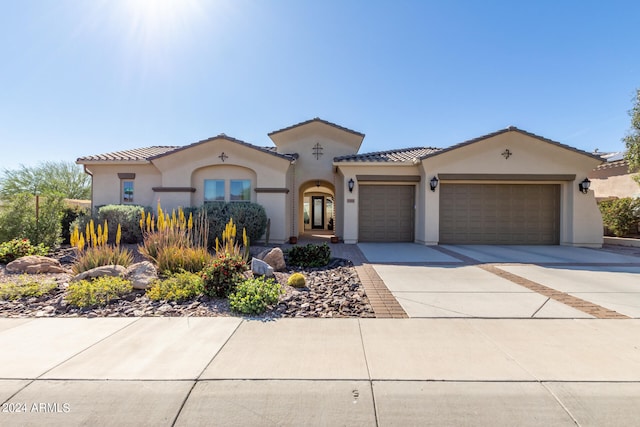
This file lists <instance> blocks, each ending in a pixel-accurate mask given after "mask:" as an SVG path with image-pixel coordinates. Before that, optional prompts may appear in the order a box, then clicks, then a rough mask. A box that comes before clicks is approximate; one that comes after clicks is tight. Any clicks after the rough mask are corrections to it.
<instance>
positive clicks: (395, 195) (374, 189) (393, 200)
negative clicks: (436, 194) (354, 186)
mask: <svg viewBox="0 0 640 427" xmlns="http://www.w3.org/2000/svg"><path fill="white" fill-rule="evenodd" d="M415 188H416V187H415V185H362V186H360V188H359V192H360V197H359V200H358V202H359V204H358V240H359V241H360V242H413V240H414V236H413V230H414V211H415V208H414V206H415V202H414V197H415Z"/></svg>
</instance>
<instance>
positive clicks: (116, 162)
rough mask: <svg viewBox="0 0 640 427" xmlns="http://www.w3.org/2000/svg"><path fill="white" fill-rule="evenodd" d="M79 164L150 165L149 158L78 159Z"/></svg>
mask: <svg viewBox="0 0 640 427" xmlns="http://www.w3.org/2000/svg"><path fill="white" fill-rule="evenodd" d="M76 164H78V165H149V164H151V162H150V161H148V160H83V159H77V160H76Z"/></svg>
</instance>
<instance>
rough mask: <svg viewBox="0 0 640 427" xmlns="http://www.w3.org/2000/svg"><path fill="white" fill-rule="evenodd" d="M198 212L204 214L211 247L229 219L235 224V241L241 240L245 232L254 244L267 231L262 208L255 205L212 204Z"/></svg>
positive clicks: (265, 216)
mask: <svg viewBox="0 0 640 427" xmlns="http://www.w3.org/2000/svg"><path fill="white" fill-rule="evenodd" d="M199 211H204V212H206V217H207V222H208V226H209V243H210V244H211V245H213V243H214V242H215V239H216V237H218V236H221V235H222V233H223V232H224V230H225V227H226V225H227V224H228V223H229V220H230V219H231V218H233V221H234V222H235V224H236V228H237V234H236V236H235V237H236V239H237V240H241V239H242V232H243V230H246V233H247V238H248V239H249V241H250V242H255V241H257V240H259V239H260V237H262V235H263V234H264V233H265V231H266V229H267V213H266V211H265V210H264V207H262V205H259V204H257V203H245V202H242V203H239V202H233V203H225V202H213V203H207V204H206V205H204V206H202V207H200V209H199Z"/></svg>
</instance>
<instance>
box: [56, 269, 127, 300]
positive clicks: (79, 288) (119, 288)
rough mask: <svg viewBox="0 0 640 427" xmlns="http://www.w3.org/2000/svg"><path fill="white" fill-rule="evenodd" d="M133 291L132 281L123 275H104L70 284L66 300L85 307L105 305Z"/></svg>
mask: <svg viewBox="0 0 640 427" xmlns="http://www.w3.org/2000/svg"><path fill="white" fill-rule="evenodd" d="M131 291H133V286H131V282H130V281H128V280H125V279H123V278H121V277H111V276H102V277H98V278H97V279H95V280H92V281H89V280H80V281H78V282H73V283H71V284H69V288H68V289H67V296H66V298H65V299H66V300H67V302H68V303H69V304H71V305H73V306H76V307H80V308H85V307H93V306H104V305H107V304H109V303H110V302H111V301H114V300H118V299H120V298H122V297H123V296H125V295H127V294H128V293H130V292H131Z"/></svg>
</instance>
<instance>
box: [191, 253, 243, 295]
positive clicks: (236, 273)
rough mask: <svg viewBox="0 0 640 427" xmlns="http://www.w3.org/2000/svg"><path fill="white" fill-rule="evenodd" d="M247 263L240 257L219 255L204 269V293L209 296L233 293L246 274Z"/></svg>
mask: <svg viewBox="0 0 640 427" xmlns="http://www.w3.org/2000/svg"><path fill="white" fill-rule="evenodd" d="M246 270H247V264H246V262H244V260H243V259H242V258H240V257H233V256H230V257H227V256H219V257H217V258H214V259H213V261H211V263H210V264H209V265H207V266H206V267H205V268H204V269H203V270H202V273H201V274H202V279H203V280H204V293H205V294H206V295H208V296H211V297H214V296H217V297H225V296H227V295H229V293H231V292H232V291H233V290H234V289H235V287H236V285H237V284H238V283H240V282H241V281H242V280H243V279H244V276H243V275H242V273H243V272H244V271H246Z"/></svg>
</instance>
